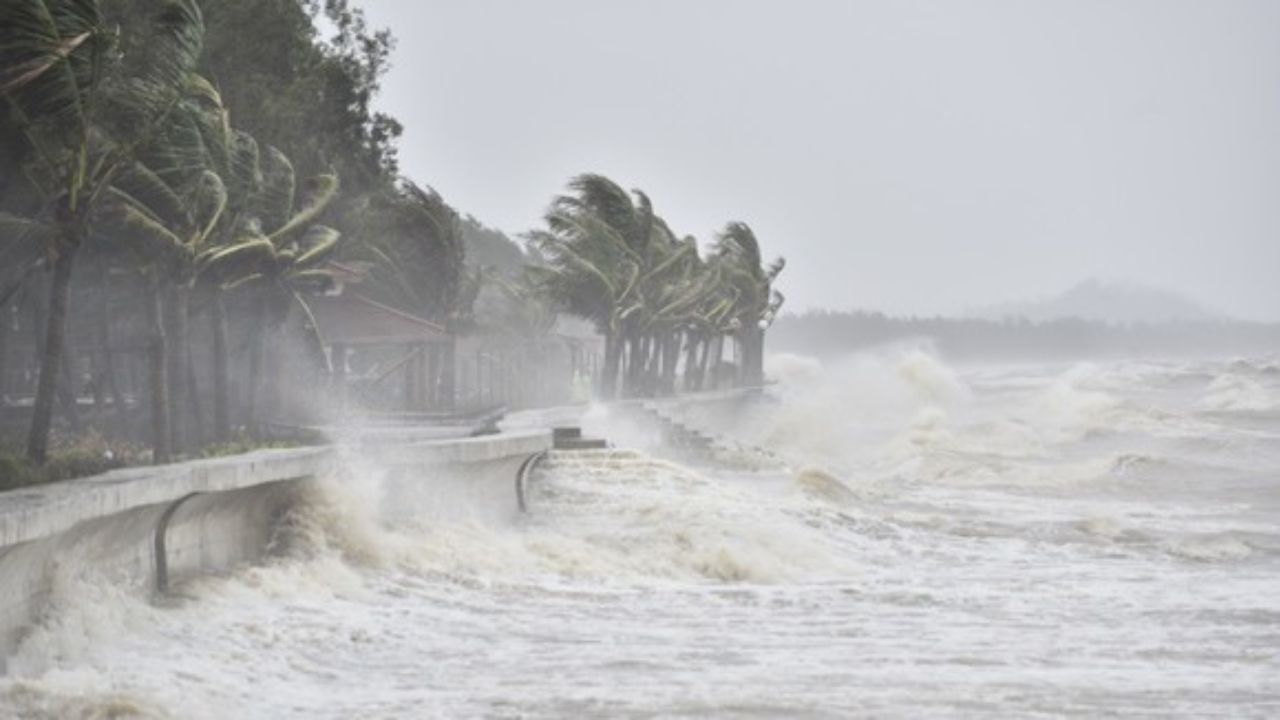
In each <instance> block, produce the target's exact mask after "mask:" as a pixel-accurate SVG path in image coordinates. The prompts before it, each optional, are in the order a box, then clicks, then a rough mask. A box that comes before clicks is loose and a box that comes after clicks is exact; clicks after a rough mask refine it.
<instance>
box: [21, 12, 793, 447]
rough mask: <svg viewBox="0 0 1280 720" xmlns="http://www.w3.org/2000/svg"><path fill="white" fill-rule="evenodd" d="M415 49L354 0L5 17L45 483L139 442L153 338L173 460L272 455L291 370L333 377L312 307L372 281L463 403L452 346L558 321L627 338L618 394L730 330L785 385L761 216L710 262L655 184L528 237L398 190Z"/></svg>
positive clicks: (160, 423) (596, 195)
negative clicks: (107, 441) (384, 104)
mask: <svg viewBox="0 0 1280 720" xmlns="http://www.w3.org/2000/svg"><path fill="white" fill-rule="evenodd" d="M393 46H394V41H393V38H392V37H391V35H390V34H389V33H388V32H387V31H385V30H376V29H372V28H370V27H369V26H368V24H367V22H366V20H365V17H364V15H363V13H362V12H361V11H360V10H359V9H358V8H355V7H352V6H351V5H350V4H349V3H348V2H347V0H219V1H218V2H216V3H214V2H210V1H208V0H206V1H205V2H199V1H198V0H5V2H4V3H2V4H0V401H5V398H4V397H3V394H4V390H5V387H4V380H5V378H6V374H7V372H8V369H9V367H8V363H9V360H10V355H11V354H12V353H11V352H10V348H11V347H16V346H17V345H18V344H20V343H22V342H26V343H27V344H26V345H25V346H24V347H29V348H31V349H32V350H33V352H32V353H31V355H30V356H31V357H36V358H38V365H39V371H38V373H36V374H35V377H36V378H37V379H36V381H35V383H34V385H35V386H34V393H33V395H34V397H33V398H32V403H31V413H30V421H29V426H28V428H27V433H26V443H25V455H26V457H27V459H28V460H29V461H30V462H31V463H33V466H38V465H40V464H42V463H44V462H45V461H46V459H47V458H48V457H49V448H50V437H51V431H53V430H54V428H55V426H56V425H57V423H55V419H59V420H61V423H62V425H61V426H60V427H63V428H65V429H66V430H67V431H69V433H68V434H69V435H76V434H78V433H82V432H83V431H86V430H89V431H90V432H92V431H93V428H97V429H98V430H104V431H109V430H115V431H117V432H120V431H121V430H122V428H127V427H129V426H130V424H131V423H132V422H133V421H134V417H133V415H132V414H131V413H130V411H129V405H130V403H129V402H128V401H127V400H126V398H124V397H123V393H122V392H121V391H120V389H119V385H120V383H119V382H117V381H118V380H119V376H120V373H122V372H124V371H123V370H122V369H121V368H120V365H121V363H120V356H121V354H122V352H125V351H126V350H127V351H129V352H132V349H133V348H132V346H134V345H138V344H139V343H140V344H141V345H142V346H143V347H142V348H141V352H142V353H143V354H144V355H145V358H146V380H145V383H143V384H144V385H145V387H146V392H145V397H146V398H147V400H148V403H147V407H146V408H145V411H144V412H142V413H140V415H141V416H142V417H143V418H145V420H144V422H145V423H146V425H148V427H149V429H148V433H149V438H150V445H151V447H152V458H153V459H154V460H155V461H157V462H163V461H167V460H169V459H170V458H172V457H174V456H180V455H188V456H189V455H194V454H197V453H199V452H200V451H201V449H202V448H208V447H228V443H232V442H239V441H240V440H236V438H242V439H243V438H244V437H246V436H249V437H253V436H256V437H259V438H261V437H262V436H264V435H265V434H267V428H266V425H267V423H268V418H270V417H271V416H272V415H273V414H274V413H275V411H277V410H278V409H279V407H278V405H279V402H280V398H279V397H277V396H276V395H277V393H276V392H275V390H274V388H273V383H272V381H271V378H273V377H278V376H279V373H280V370H281V369H282V367H283V365H284V364H296V368H293V369H291V372H292V373H293V374H295V375H302V376H306V377H314V378H315V382H318V383H322V384H323V383H326V382H329V381H330V380H329V379H330V378H332V377H333V375H334V372H335V369H334V367H333V358H332V356H331V352H330V348H329V347H328V345H327V343H326V340H325V338H324V337H323V335H322V333H321V328H320V326H319V324H318V322H317V321H316V318H315V316H314V314H313V311H312V305H313V303H315V302H316V300H315V298H316V296H317V295H319V294H323V293H327V292H331V291H335V290H338V289H340V287H339V286H340V285H341V283H342V282H343V281H344V280H351V279H352V278H358V279H359V281H360V282H361V292H362V293H363V294H364V295H367V296H368V297H369V298H370V299H371V300H372V301H375V302H378V303H381V304H383V305H385V306H388V307H390V308H393V309H395V310H397V311H404V312H407V313H409V314H412V315H414V316H417V317H418V318H424V319H426V320H428V321H430V322H433V323H435V324H436V325H437V326H439V327H440V328H443V330H444V332H445V333H446V334H447V337H448V338H449V341H448V342H449V348H450V349H449V352H448V354H447V357H445V358H444V359H443V362H444V365H443V368H444V369H443V370H442V371H438V372H442V373H443V375H444V376H445V377H446V379H445V381H444V382H445V383H446V386H445V390H444V392H445V394H446V395H448V396H450V405H449V406H450V407H451V406H452V404H451V403H452V394H453V389H452V387H453V386H452V383H453V375H454V369H453V362H454V359H453V355H454V350H453V343H454V342H455V340H454V338H457V337H460V336H465V335H477V334H496V335H505V336H508V337H510V338H514V339H518V340H520V341H521V342H525V343H536V342H538V341H539V338H545V337H547V336H548V335H549V334H550V333H552V332H553V331H554V329H555V327H556V325H557V316H558V314H560V313H564V314H568V315H574V316H578V317H581V318H584V319H586V320H588V321H590V322H592V323H593V324H594V325H595V327H596V328H597V330H598V331H599V332H600V333H601V334H602V335H603V336H604V338H605V346H606V347H605V353H604V355H605V359H604V363H603V365H604V367H603V371H602V372H600V373H599V376H600V384H601V389H602V391H603V392H604V394H605V395H606V396H614V395H617V394H619V393H620V392H625V393H626V394H630V395H640V394H655V393H664V392H674V391H675V389H676V384H677V372H678V370H677V369H678V368H679V367H680V366H681V360H682V355H681V353H682V351H683V378H684V386H685V387H686V388H688V389H698V388H702V387H705V386H707V385H708V383H710V382H714V381H715V378H711V379H708V373H710V374H712V375H715V374H716V373H723V372H724V368H725V367H728V366H727V365H723V364H722V363H721V362H720V360H721V358H722V357H723V355H724V352H723V351H724V341H725V338H726V337H728V338H732V339H734V340H735V341H736V342H737V344H738V347H739V348H740V350H741V352H740V364H741V369H740V372H739V373H738V374H737V376H736V379H737V380H739V381H741V382H745V383H748V384H758V383H760V382H762V381H763V373H762V370H761V358H762V349H761V348H762V342H763V340H762V338H763V331H764V328H765V327H767V326H768V324H769V323H770V322H771V321H772V319H773V316H774V315H775V314H776V311H777V308H778V306H779V305H780V303H781V296H780V295H778V294H777V293H776V291H775V290H774V289H773V283H774V280H775V278H776V277H777V274H778V272H780V271H781V269H782V264H781V262H780V261H779V262H775V263H773V264H771V265H767V266H766V265H764V264H763V263H762V261H761V254H760V249H759V245H758V243H757V240H756V238H755V235H754V234H753V233H752V231H751V229H750V228H749V227H747V226H746V225H745V224H742V223H730V224H729V225H727V226H726V228H725V230H724V232H723V233H722V234H721V235H720V236H718V237H717V238H716V239H715V241H714V243H713V244H712V245H711V246H710V248H709V250H708V252H707V254H706V256H705V257H703V256H701V255H700V254H699V247H698V243H697V242H696V240H694V239H693V238H691V237H678V236H677V235H676V234H675V233H674V232H673V231H672V230H671V229H670V228H669V227H668V226H667V224H666V222H664V221H663V219H662V218H661V217H660V216H659V215H657V214H656V213H655V211H654V208H653V206H652V204H651V202H650V201H649V199H648V197H647V196H646V195H644V194H643V193H641V192H638V191H634V192H627V191H625V190H623V189H622V188H620V187H619V186H618V185H617V184H615V183H614V182H613V181H611V180H609V179H607V178H604V177H602V176H598V175H583V176H580V177H578V178H575V179H573V180H572V181H571V182H570V185H569V190H568V192H567V193H566V194H564V195H562V196H560V197H557V198H556V199H555V200H554V201H553V202H552V204H551V208H550V209H549V211H548V213H547V216H546V220H547V226H546V228H545V229H541V230H536V231H534V232H532V233H530V234H529V238H530V242H529V247H528V249H527V250H526V249H525V248H522V247H521V246H520V245H518V244H516V243H513V242H512V241H511V240H510V239H509V238H507V236H506V235H504V234H503V233H502V232H501V231H498V230H496V229H493V228H490V227H487V226H485V225H484V224H483V223H482V222H481V221H480V220H477V219H476V218H474V217H472V216H470V215H462V214H460V213H459V212H458V211H457V210H455V209H454V208H452V207H451V206H450V205H449V204H448V203H447V202H446V201H445V200H444V198H442V197H441V196H440V194H439V193H437V192H436V191H435V190H433V189H432V188H430V187H426V186H422V185H419V184H416V183H414V182H412V181H410V180H408V179H405V178H402V177H400V176H399V174H398V173H399V170H398V166H397V161H396V145H395V143H396V139H397V137H398V136H399V134H400V131H401V128H400V125H399V123H398V122H397V121H396V120H395V119H394V118H391V117H389V116H387V115H385V114H382V113H379V112H377V111H376V110H375V109H374V103H373V101H374V98H375V96H376V94H377V92H378V89H379V82H380V79H381V77H382V74H383V73H384V72H385V71H386V69H387V67H388V62H389V59H390V56H391V52H392V49H393ZM15 331H17V332H18V334H19V335H21V337H15ZM286 336H289V337H288V339H290V340H293V341H294V342H293V345H295V346H297V345H300V346H301V347H303V348H305V351H304V352H302V353H300V354H299V353H296V352H295V353H293V354H290V353H289V352H288V351H287V350H286V345H288V344H289V343H286V342H285V340H286ZM197 337H199V338H201V340H199V341H197V340H196V339H195V338H197ZM198 342H199V343H204V344H202V345H198V344H197V343H198ZM84 347H90V348H92V351H91V354H92V356H93V357H92V363H91V365H92V371H91V372H90V373H89V377H87V379H85V381H83V382H82V381H81V378H79V377H76V375H78V374H79V373H80V372H81V370H80V369H79V368H80V366H79V365H76V364H75V363H73V361H74V360H77V359H78V358H82V357H83V355H84V354H85V353H84V352H80V353H77V352H76V348H82V349H83V348H84ZM197 347H198V348H200V350H201V352H199V353H197V352H196V351H194V350H193V348H197ZM122 348H125V349H126V350H122ZM575 352H576V350H575ZM197 354H198V355H200V357H196V355H197ZM345 357H346V356H345V354H344V355H343V359H342V362H343V363H345ZM237 358H238V359H239V360H238V362H240V365H241V366H242V367H244V368H247V370H246V371H245V374H246V375H247V379H244V378H236V379H237V380H239V381H240V384H241V386H242V387H244V386H247V387H248V393H247V395H248V402H247V404H245V403H241V404H240V405H237V404H236V403H233V402H231V400H230V397H229V396H230V390H229V388H230V387H231V385H232V384H233V383H232V377H231V376H232V374H233V371H232V366H233V360H234V359H237ZM206 359H207V362H206ZM577 361H578V359H577V357H576V356H575V362H577ZM477 362H479V360H478V361H477ZM73 366H74V367H75V369H73ZM292 367H293V366H292V365H291V368H292ZM709 368H710V369H709ZM343 370H344V368H338V372H339V373H340V372H342V371H343ZM476 372H477V373H478V372H479V368H477V370H476ZM85 393H89V394H92V395H93V397H92V402H91V403H87V404H86V403H84V402H83V400H84V398H83V397H82V395H84V394H85ZM82 406H86V407H87V408H88V410H87V413H88V415H89V417H87V418H86V417H82V415H84V414H85V411H82V409H81V408H82ZM206 406H211V410H212V411H211V412H205V411H204V409H203V408H205V407H206ZM210 417H211V418H212V421H211V423H210V422H209V420H208V419H209V418H210ZM86 421H87V422H86ZM86 426H91V427H88V428H87V427H86ZM55 435H56V433H55ZM55 440H56V437H55Z"/></svg>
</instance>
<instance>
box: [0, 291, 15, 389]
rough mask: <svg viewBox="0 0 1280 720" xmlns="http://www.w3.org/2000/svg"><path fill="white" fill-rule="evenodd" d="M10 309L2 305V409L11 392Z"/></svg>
mask: <svg viewBox="0 0 1280 720" xmlns="http://www.w3.org/2000/svg"><path fill="white" fill-rule="evenodd" d="M9 313H10V311H9V307H8V306H7V305H0V408H2V407H3V406H4V404H5V398H6V394H7V392H8V390H9V324H10V322H12V320H13V318H12V317H11V316H10V314H9Z"/></svg>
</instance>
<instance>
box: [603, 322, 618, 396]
mask: <svg viewBox="0 0 1280 720" xmlns="http://www.w3.org/2000/svg"><path fill="white" fill-rule="evenodd" d="M621 360H622V339H621V338H619V337H618V336H617V335H615V334H613V333H610V334H608V335H605V337H604V368H603V370H602V371H601V373H600V397H602V398H604V399H605V400H613V399H614V398H616V397H617V396H618V365H619V363H620V361H621Z"/></svg>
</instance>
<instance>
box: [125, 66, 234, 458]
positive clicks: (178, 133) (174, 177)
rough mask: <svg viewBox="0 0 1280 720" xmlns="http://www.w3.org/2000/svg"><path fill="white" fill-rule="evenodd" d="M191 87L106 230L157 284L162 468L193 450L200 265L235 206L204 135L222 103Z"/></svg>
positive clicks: (155, 377) (130, 175) (195, 83)
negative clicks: (195, 300) (195, 295)
mask: <svg viewBox="0 0 1280 720" xmlns="http://www.w3.org/2000/svg"><path fill="white" fill-rule="evenodd" d="M187 85H188V94H187V96H186V97H184V98H183V100H182V102H180V103H179V105H178V106H177V107H176V108H175V109H174V110H173V111H172V112H170V113H169V115H168V118H167V120H166V122H165V124H164V126H163V127H162V128H161V130H160V131H159V132H157V133H156V135H155V137H154V138H153V139H152V140H151V142H149V143H147V144H146V145H143V146H141V147H140V148H138V150H137V151H136V153H135V160H134V161H133V162H130V163H127V164H126V165H125V166H124V167H123V168H122V170H121V171H120V173H119V174H118V175H117V178H116V180H115V182H114V183H113V185H112V187H111V188H109V189H108V191H107V200H106V201H105V202H104V203H103V213H102V215H103V216H104V219H105V220H107V222H106V223H104V224H105V225H107V226H108V227H109V228H111V229H113V230H114V232H112V233H110V234H111V235H112V236H113V237H114V238H115V239H118V240H120V241H123V243H124V244H126V245H129V246H132V247H134V249H135V250H137V251H138V252H137V255H138V259H139V264H140V266H141V267H142V268H143V269H144V274H146V275H147V276H148V277H149V279H150V280H149V281H150V290H151V293H150V294H151V300H150V302H149V303H148V309H149V314H150V318H149V319H150V324H151V326H152V347H151V386H152V402H153V406H152V409H153V418H152V420H153V433H154V438H153V439H154V443H153V444H154V447H155V460H156V462H167V461H168V459H169V452H170V450H171V449H172V450H176V451H178V452H184V451H187V450H189V449H190V443H189V438H188V434H187V432H186V422H185V420H186V417H187V415H188V410H189V406H193V405H194V400H195V398H194V397H188V388H189V387H190V384H191V381H192V378H191V376H190V373H191V361H190V360H191V358H190V345H189V332H188V318H189V316H190V300H191V291H192V287H193V286H194V284H195V281H196V269H197V265H196V259H197V257H198V256H199V255H200V254H201V253H203V252H205V251H206V250H207V248H208V246H209V245H210V243H211V239H212V238H213V237H214V236H215V233H216V232H217V231H218V229H219V227H220V226H221V224H222V219H223V217H224V214H225V211H226V208H227V203H228V192H227V186H226V184H225V183H224V181H223V179H222V176H221V175H219V174H218V173H217V172H215V170H214V168H215V167H216V164H215V163H214V162H213V159H212V157H211V156H210V147H211V146H210V145H209V144H207V143H206V142H205V138H204V136H203V134H202V128H203V127H205V126H207V125H209V124H211V122H216V121H211V120H210V118H209V116H210V115H213V116H214V117H216V116H217V113H218V112H219V110H220V107H221V105H220V99H219V98H218V95H217V92H216V91H215V90H214V89H213V88H212V86H211V85H210V84H209V83H208V82H207V81H205V80H204V79H203V78H201V77H199V76H196V75H192V76H190V78H189V79H188V83H187ZM165 298H167V299H168V302H165ZM166 311H167V312H166ZM196 417H198V414H197V415H196Z"/></svg>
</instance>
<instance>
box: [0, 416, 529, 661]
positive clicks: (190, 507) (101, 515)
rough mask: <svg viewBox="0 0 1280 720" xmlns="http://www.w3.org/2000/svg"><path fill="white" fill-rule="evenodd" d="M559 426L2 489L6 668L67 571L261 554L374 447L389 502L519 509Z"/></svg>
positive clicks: (239, 559) (180, 565) (1, 649)
mask: <svg viewBox="0 0 1280 720" xmlns="http://www.w3.org/2000/svg"><path fill="white" fill-rule="evenodd" d="M550 446H551V433H550V432H549V431H527V432H520V433H511V434H505V435H491V436H484V437H477V438H464V439H452V440H430V441H419V442H413V443H410V444H398V445H384V444H382V443H375V444H369V445H365V444H363V443H356V444H350V445H341V446H327V447H316V448H304V449H298V450H264V451H259V452H254V453H249V454H246V455H240V456H231V457H225V458H217V459H212V460H200V461H194V462H188V463H182V464H176V465H168V466H161V467H148V468H129V469H125V470H118V471H115V472H111V473H107V474H105V475H100V476H97V477H92V478H85V479H82V480H71V481H67V482H63V483H56V484H52V485H45V486H40V487H36V488H29V489H23V490H19V491H12V492H7V493H0V671H3V667H4V663H3V657H7V656H8V654H9V653H10V652H12V650H13V649H14V647H15V646H16V644H17V642H18V641H19V639H20V637H21V635H22V632H23V630H24V629H25V628H26V627H27V626H29V625H30V624H31V623H33V622H35V621H36V620H38V618H39V613H40V612H41V611H42V609H43V608H44V607H45V606H46V604H47V601H48V599H49V598H50V596H51V594H52V593H53V589H54V588H55V587H56V586H57V584H58V582H59V581H60V580H66V579H74V578H77V577H84V576H89V575H92V576H94V577H96V578H102V579H105V580H107V581H109V582H112V583H118V584H121V585H125V586H129V587H131V588H136V589H138V590H140V591H143V592H151V591H154V590H157V589H158V590H164V589H166V586H167V585H168V584H169V583H177V582H182V581H184V580H188V579H191V578H194V577H197V576H199V575H205V574H210V573H217V572H223V571H227V570H230V569H232V568H234V567H236V566H238V565H242V564H244V563H247V562H252V561H255V560H258V559H260V558H261V557H262V556H263V555H265V554H266V553H267V552H268V550H269V548H270V547H271V544H272V540H273V538H274V536H275V532H276V529H277V527H278V526H279V520H280V518H281V517H282V516H283V515H284V514H285V513H286V512H288V511H289V510H290V509H292V508H294V507H297V506H298V504H299V503H301V502H303V498H304V497H306V496H307V493H306V492H305V490H306V489H307V486H308V484H310V483H314V482H315V481H317V480H320V479H324V478H328V477H334V476H335V475H336V473H337V472H338V471H339V470H340V469H341V468H342V467H343V465H344V464H345V463H344V458H348V457H351V458H359V455H360V454H361V453H368V455H369V460H370V462H371V463H373V464H374V465H375V466H376V467H379V468H386V469H388V470H390V473H389V477H388V478H386V480H385V482H386V488H385V490H386V506H387V507H386V509H387V510H388V511H389V512H388V516H391V515H392V514H393V513H414V514H419V513H421V514H424V515H426V516H428V517H436V516H438V517H456V516H458V515H459V514H460V513H462V514H465V515H466V516H469V517H490V518H494V519H499V520H504V519H507V518H509V517H510V516H511V515H513V514H515V513H517V512H519V507H520V505H519V503H520V498H519V494H518V489H517V488H518V482H519V479H518V475H519V472H518V470H519V468H520V466H521V465H522V464H523V463H524V461H525V460H526V459H527V458H528V457H529V456H531V455H535V454H538V453H541V452H543V451H545V450H547V449H548V448H549V447H550Z"/></svg>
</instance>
